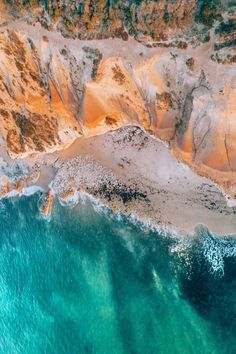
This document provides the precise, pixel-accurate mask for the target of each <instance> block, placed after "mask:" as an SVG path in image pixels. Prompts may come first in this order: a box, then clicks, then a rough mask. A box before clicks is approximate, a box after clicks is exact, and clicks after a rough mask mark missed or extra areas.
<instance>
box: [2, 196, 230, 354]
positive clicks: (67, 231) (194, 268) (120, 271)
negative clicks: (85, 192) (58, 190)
mask: <svg viewBox="0 0 236 354" xmlns="http://www.w3.org/2000/svg"><path fill="white" fill-rule="evenodd" d="M40 198H41V195H40V193H37V194H34V195H32V196H28V197H26V196H25V197H21V198H18V197H16V198H11V199H6V200H2V201H1V202H0V233H1V236H0V353H3V354H8V353H9V354H15V353H22V354H23V353H24V354H41V353H45V354H67V353H68V354H72V353H81V354H83V353H98V354H126V353H127V354H128V353H132V354H139V353H140V354H165V353H166V354H177V353H178V354H190V353H194V354H206V353H209V354H226V353H227V354H231V353H232V354H233V353H236V239H235V240H234V239H232V238H230V237H227V238H218V237H217V236H215V235H212V234H210V233H209V232H208V230H207V229H206V228H204V227H199V228H198V231H197V232H196V235H195V237H193V238H191V239H190V238H189V237H185V236H183V235H176V234H172V233H171V232H167V231H164V230H163V231H162V230H161V229H160V230H157V229H151V228H149V227H147V226H145V225H143V224H141V223H139V222H137V221H136V222H135V221H134V220H133V219H132V218H129V219H128V218H125V217H122V216H119V215H118V216H117V215H115V214H113V213H112V212H109V211H108V210H107V209H106V208H102V207H99V206H97V205H94V203H93V202H91V200H89V199H87V200H85V201H84V202H83V203H79V204H78V205H77V206H74V207H72V206H71V207H65V206H62V205H60V204H59V202H57V201H56V202H55V203H54V206H53V211H52V215H51V218H50V220H46V219H45V218H43V217H42V215H40V213H39V203H40Z"/></svg>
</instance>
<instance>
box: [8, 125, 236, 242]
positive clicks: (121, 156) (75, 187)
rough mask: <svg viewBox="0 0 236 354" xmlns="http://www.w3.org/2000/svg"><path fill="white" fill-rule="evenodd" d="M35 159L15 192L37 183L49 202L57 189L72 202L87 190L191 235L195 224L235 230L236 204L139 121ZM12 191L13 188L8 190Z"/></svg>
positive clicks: (218, 230)
mask: <svg viewBox="0 0 236 354" xmlns="http://www.w3.org/2000/svg"><path fill="white" fill-rule="evenodd" d="M34 164H35V165H36V166H38V170H37V177H35V180H34V181H32V182H31V183H29V182H28V183H26V185H25V186H24V187H23V188H22V189H21V191H20V192H19V193H18V194H25V193H27V194H29V193H31V192H34V188H36V189H37V188H38V189H39V190H41V191H44V193H45V196H47V195H48V196H49V204H51V205H52V200H51V198H54V196H55V195H56V196H57V197H58V198H59V200H61V201H62V202H63V203H65V204H67V203H72V204H73V203H74V201H76V198H77V197H78V195H79V194H80V193H81V192H86V193H88V194H90V195H91V196H92V197H95V198H96V199H98V200H99V201H100V202H101V203H103V204H104V205H106V206H107V207H108V208H110V209H111V210H112V211H114V212H115V213H116V212H120V213H122V214H123V215H125V216H130V215H136V216H137V218H138V219H139V220H140V221H143V220H147V219H148V220H150V222H153V223H154V224H156V225H160V226H161V225H162V226H164V227H165V226H167V227H168V228H169V227H170V228H172V227H173V228H174V229H176V230H179V231H180V232H184V233H186V234H188V235H194V232H195V228H196V227H197V225H199V224H201V225H205V226H206V227H207V228H208V229H209V231H210V232H213V233H214V234H217V235H219V236H220V235H221V236H230V235H231V236H235V235H236V219H235V214H236V208H235V207H229V206H228V205H227V199H226V197H225V195H224V194H223V193H222V191H221V189H220V187H218V186H217V185H216V184H215V183H214V182H212V181H210V180H209V179H207V178H206V177H201V176H198V175H197V174H196V173H195V172H194V171H192V170H191V169H190V168H189V167H188V166H187V165H185V164H183V163H182V162H180V161H178V160H177V159H176V158H175V157H174V156H173V155H172V153H171V152H170V150H169V149H168V147H167V146H166V144H165V143H163V142H161V141H159V140H158V139H156V138H155V139H154V138H153V137H151V136H150V135H148V134H147V133H145V132H144V131H143V130H142V129H140V128H139V127H137V126H125V127H123V128H119V129H117V130H115V131H111V132H109V133H105V134H103V135H98V136H94V137H88V138H84V137H81V138H79V139H77V140H76V141H75V142H74V143H73V144H72V145H71V146H70V147H69V148H67V149H65V150H61V151H57V152H54V153H51V154H45V155H44V156H43V157H37V158H36V159H35V161H34ZM25 188H26V189H25ZM27 188H30V189H27ZM14 194H15V195H16V194H17V191H15V192H14V191H11V192H10V193H9V196H10V195H14ZM46 200H47V197H46ZM44 208H45V210H46V214H48V215H49V214H50V209H51V206H50V205H48V203H47V202H46V205H45V206H44Z"/></svg>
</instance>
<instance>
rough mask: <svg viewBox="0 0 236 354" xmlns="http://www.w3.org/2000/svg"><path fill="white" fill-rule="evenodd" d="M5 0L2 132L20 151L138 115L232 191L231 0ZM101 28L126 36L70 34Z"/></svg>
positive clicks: (235, 96) (234, 86) (234, 90)
mask: <svg viewBox="0 0 236 354" xmlns="http://www.w3.org/2000/svg"><path fill="white" fill-rule="evenodd" d="M7 3H8V6H9V4H10V5H11V7H10V8H9V7H6V6H5V5H6V3H5V5H4V7H3V8H4V11H5V19H6V21H7V22H6V21H4V18H3V19H2V26H1V28H0V60H1V66H0V88H1V95H0V117H1V127H0V133H1V142H2V147H4V146H5V147H6V149H7V152H8V153H9V155H10V156H11V158H14V159H15V158H22V157H27V156H28V157H30V156H32V154H36V155H37V154H43V153H45V152H50V151H54V150H58V149H63V148H65V147H66V146H68V145H70V144H71V143H72V142H73V141H74V140H75V139H76V138H78V137H80V136H81V135H84V136H92V135H97V134H102V133H105V132H107V131H109V130H112V129H117V128H119V127H120V126H122V125H127V124H132V125H139V126H141V127H143V128H144V129H145V130H146V131H148V132H149V133H151V134H153V135H155V136H156V137H158V138H160V139H162V140H164V141H166V142H168V143H169V146H170V149H171V150H172V151H173V153H174V154H176V156H177V157H178V158H179V159H181V160H183V161H185V162H187V163H188V164H189V165H191V166H192V167H193V168H194V169H196V170H197V172H198V173H201V174H204V175H207V176H209V177H211V178H212V179H214V180H216V181H217V182H219V183H221V184H222V185H223V186H224V187H225V188H226V189H227V191H228V192H230V193H231V195H233V196H234V194H235V185H234V183H235V182H234V181H235V172H236V171H235V170H236V124H235V122H236V120H235V112H236V67H235V62H236V52H235V46H234V44H235V27H236V26H235V14H234V12H233V10H232V9H233V6H228V12H224V10H225V9H226V7H227V6H226V5H227V4H226V3H222V2H221V3H220V2H219V3H218V2H217V4H216V2H212V3H211V2H209V4H208V2H203V3H201V2H199V1H198V2H196V1H190V2H189V1H188V3H186V4H185V2H184V1H183V2H175V3H173V4H172V3H170V2H167V1H159V2H156V1H141V2H137V1H136V2H127V3H126V2H122V3H121V2H118V1H116V2H109V3H108V2H101V1H100V2H99V1H96V2H93V1H91V2H79V1H78V2H73V4H72V2H63V1H61V2H59V3H54V2H47V1H46V2H43V3H44V6H43V5H40V4H41V3H40V1H39V2H38V5H37V6H36V5H35V4H33V3H32V2H24V6H23V5H22V3H21V2H14V3H13V2H12V3H11V2H10V1H8V2H7ZM83 4H84V5H83ZM2 5H3V3H2ZM39 5H40V6H39ZM64 5H67V6H64ZM82 5H83V6H84V7H83V6H82ZM108 5H109V6H108ZM177 5H178V6H177ZM207 6H208V7H207ZM79 9H80V10H79ZM127 9H128V10H127ZM104 11H105V12H104ZM127 11H128V13H129V15H127ZM104 13H105V15H104ZM2 14H3V12H2ZM6 14H7V15H6ZM102 14H103V15H102ZM13 15H14V16H18V17H20V19H18V20H17V19H14V20H13V17H12V16H13ZM6 16H7V17H6ZM127 16H128V17H127ZM68 18H71V22H73V21H74V22H73V23H72V25H71V27H70V28H69V29H68V26H67V22H66V21H67V20H68ZM46 19H47V22H45V21H46ZM101 19H102V20H101ZM72 20H73V21H72ZM43 21H44V22H43ZM62 21H63V23H64V24H63V26H62ZM27 22H28V23H27ZM30 24H33V25H34V26H32V25H30ZM42 24H43V27H46V28H47V29H49V30H50V31H48V30H46V29H45V28H43V27H42ZM196 26H197V27H196ZM199 26H200V27H199ZM65 28H67V29H66V30H65ZM85 28H87V29H86V30H85ZM194 28H198V29H201V31H199V32H198V33H196V32H194V31H195V30H194ZM55 29H60V31H61V32H62V34H63V35H64V36H65V35H66V36H67V34H68V36H69V37H71V38H64V37H63V36H61V34H60V33H58V32H57V31H55ZM147 29H148V30H147ZM65 31H67V32H65ZM194 33H195V34H194ZM68 36H67V37H68ZM104 37H118V39H117V38H116V39H107V40H99V41H98V40H96V41H95V40H92V41H87V40H79V39H73V38H91V39H94V38H95V39H97V38H104ZM132 37H134V38H132ZM205 37H207V38H205ZM137 39H138V41H141V42H142V43H139V42H138V41H137ZM124 40H125V41H124Z"/></svg>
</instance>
